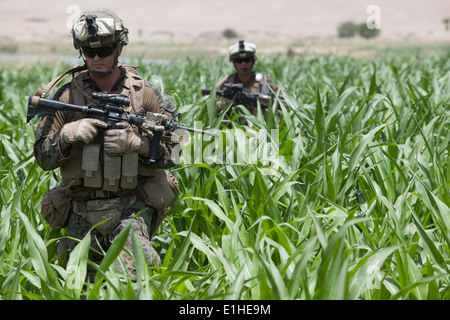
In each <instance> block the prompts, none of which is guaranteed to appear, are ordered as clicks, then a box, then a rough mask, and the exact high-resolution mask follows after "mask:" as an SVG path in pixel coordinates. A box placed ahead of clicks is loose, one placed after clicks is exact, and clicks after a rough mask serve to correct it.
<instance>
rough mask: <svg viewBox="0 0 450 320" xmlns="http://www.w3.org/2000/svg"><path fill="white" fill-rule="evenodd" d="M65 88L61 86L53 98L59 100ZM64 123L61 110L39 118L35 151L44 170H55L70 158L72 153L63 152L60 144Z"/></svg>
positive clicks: (37, 160)
mask: <svg viewBox="0 0 450 320" xmlns="http://www.w3.org/2000/svg"><path fill="white" fill-rule="evenodd" d="M65 90H66V87H61V88H60V90H58V91H57V94H55V96H54V97H53V99H55V100H59V97H60V94H62V92H64V91H65ZM63 125H64V120H63V114H62V112H59V111H57V112H56V114H55V115H54V116H52V115H46V116H43V117H41V118H40V119H39V122H38V124H37V126H36V129H35V142H34V146H33V152H34V156H35V158H36V162H37V163H38V165H39V166H40V167H41V168H42V169H43V170H54V169H56V168H58V167H60V166H61V165H62V164H63V163H64V162H65V161H66V160H67V159H68V158H70V155H64V154H63V153H62V152H61V149H60V146H59V133H60V131H61V128H62V126H63Z"/></svg>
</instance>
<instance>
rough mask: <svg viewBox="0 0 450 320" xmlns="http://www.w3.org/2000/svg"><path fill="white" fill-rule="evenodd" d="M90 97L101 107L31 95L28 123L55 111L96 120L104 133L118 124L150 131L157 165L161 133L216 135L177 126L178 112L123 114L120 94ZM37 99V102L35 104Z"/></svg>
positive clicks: (123, 101) (123, 99)
mask: <svg viewBox="0 0 450 320" xmlns="http://www.w3.org/2000/svg"><path fill="white" fill-rule="evenodd" d="M91 97H92V98H93V99H94V100H97V101H98V102H99V103H100V104H99V105H96V104H88V105H87V106H78V105H74V104H68V103H64V102H60V101H57V100H50V99H44V98H37V97H35V96H30V97H29V99H28V110H27V122H30V120H31V119H33V118H34V117H35V116H39V117H41V116H43V115H54V114H55V112H56V111H66V112H80V113H81V114H82V115H83V117H85V118H93V119H99V120H101V121H103V122H105V123H107V124H108V128H107V130H108V129H114V128H116V124H117V123H119V122H128V123H129V124H132V125H136V126H137V127H138V128H139V130H141V131H142V132H147V133H148V132H149V131H152V132H153V141H152V145H151V147H150V156H149V160H150V162H156V160H157V156H158V149H159V142H160V140H161V136H162V135H163V133H166V134H167V135H168V134H169V133H170V132H172V131H174V130H176V129H181V130H187V131H190V132H194V133H201V134H206V135H210V136H214V137H215V136H216V134H214V133H212V132H210V131H205V130H200V129H195V128H189V127H184V126H182V125H180V119H181V113H178V114H177V115H175V116H174V117H173V118H170V117H168V116H166V115H163V114H160V113H153V112H147V114H142V113H132V112H129V111H126V110H125V108H124V107H128V106H129V105H130V103H131V100H130V99H129V98H127V97H124V96H122V95H111V94H105V93H93V94H92V95H91ZM36 98H37V101H34V99H36Z"/></svg>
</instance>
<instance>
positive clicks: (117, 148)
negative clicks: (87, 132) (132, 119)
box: [103, 122, 150, 157]
mask: <svg viewBox="0 0 450 320" xmlns="http://www.w3.org/2000/svg"><path fill="white" fill-rule="evenodd" d="M116 126H117V128H118V129H111V130H108V131H106V132H105V138H104V144H103V147H104V149H105V152H107V153H110V154H117V153H129V152H135V151H136V152H138V153H139V154H140V155H141V156H144V157H145V156H148V155H149V153H150V141H149V139H147V138H146V137H144V136H142V135H141V134H139V133H137V132H135V131H134V130H133V129H132V128H131V127H130V125H129V124H128V123H126V122H120V123H117V125H116Z"/></svg>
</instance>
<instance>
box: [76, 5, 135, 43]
mask: <svg viewBox="0 0 450 320" xmlns="http://www.w3.org/2000/svg"><path fill="white" fill-rule="evenodd" d="M72 37H73V45H74V47H75V49H77V50H79V49H80V48H86V47H90V48H98V47H105V46H112V45H115V44H118V43H122V44H123V45H127V44H128V29H127V28H125V25H124V24H123V21H122V19H120V18H119V16H118V15H117V14H116V13H115V12H114V11H112V10H109V9H92V10H86V11H84V12H82V13H81V16H80V17H79V18H78V20H77V21H76V22H75V24H74V25H73V28H72Z"/></svg>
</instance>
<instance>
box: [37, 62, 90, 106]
mask: <svg viewBox="0 0 450 320" xmlns="http://www.w3.org/2000/svg"><path fill="white" fill-rule="evenodd" d="M85 69H86V66H84V65H83V66H80V65H76V66H75V67H73V68H72V69H69V70H67V71H65V72H64V73H62V74H60V75H59V76H58V77H56V78H55V79H53V80H52V81H50V82H49V83H47V85H45V87H43V88H39V89H37V91H36V93H35V94H34V96H33V98H32V99H31V105H32V106H34V107H36V106H37V102H38V101H39V99H40V98H44V97H45V96H46V95H47V93H48V92H49V91H50V90H52V89H53V87H55V86H56V85H57V84H58V83H60V82H61V81H62V80H63V79H64V78H65V77H67V76H68V75H69V74H72V75H73V74H74V73H77V72H80V71H83V70H85Z"/></svg>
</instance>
